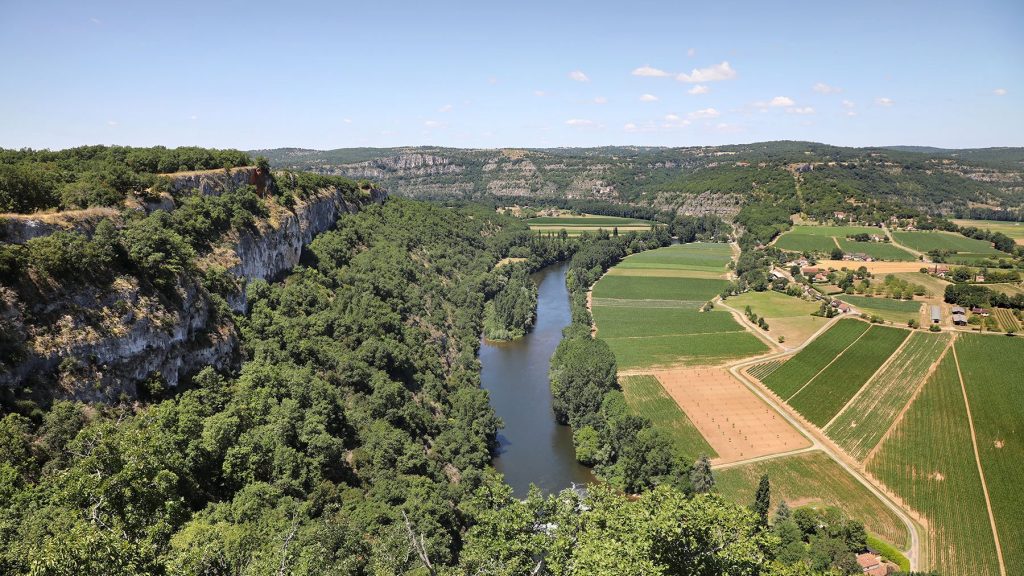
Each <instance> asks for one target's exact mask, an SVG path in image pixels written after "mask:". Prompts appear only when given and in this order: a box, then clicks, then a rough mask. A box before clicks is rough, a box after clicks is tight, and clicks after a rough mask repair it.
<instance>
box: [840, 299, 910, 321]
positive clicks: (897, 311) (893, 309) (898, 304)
mask: <svg viewBox="0 0 1024 576" xmlns="http://www.w3.org/2000/svg"><path fill="white" fill-rule="evenodd" d="M839 299H841V300H842V301H843V302H846V303H848V304H850V305H851V306H853V307H854V308H856V309H857V310H859V311H860V312H863V313H865V314H869V315H872V316H878V317H880V318H882V319H884V320H888V321H890V322H895V323H900V324H905V323H906V322H907V320H909V319H911V318H914V319H917V318H918V316H919V315H920V313H921V305H922V302H920V301H919V300H895V299H893V298H884V297H881V296H870V297H869V296H854V295H852V294H851V295H843V296H839Z"/></svg>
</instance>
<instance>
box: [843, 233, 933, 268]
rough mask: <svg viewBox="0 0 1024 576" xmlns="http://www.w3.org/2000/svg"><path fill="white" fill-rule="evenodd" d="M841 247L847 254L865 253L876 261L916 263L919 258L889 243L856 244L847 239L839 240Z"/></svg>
mask: <svg viewBox="0 0 1024 576" xmlns="http://www.w3.org/2000/svg"><path fill="white" fill-rule="evenodd" d="M839 247H840V248H842V249H843V252H846V253H847V254H856V253H858V252H859V253H863V254H867V255H868V256H871V257H872V258H874V259H876V260H891V261H896V262H901V261H914V260H916V259H917V258H915V257H914V255H913V254H911V253H910V252H907V251H906V250H904V249H902V248H900V247H898V246H893V245H892V244H889V243H887V242H856V241H853V240H849V239H846V238H839Z"/></svg>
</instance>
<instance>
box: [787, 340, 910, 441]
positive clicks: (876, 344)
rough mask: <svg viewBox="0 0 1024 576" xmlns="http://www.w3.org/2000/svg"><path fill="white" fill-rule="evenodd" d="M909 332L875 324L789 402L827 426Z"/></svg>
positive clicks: (821, 425) (814, 421)
mask: <svg viewBox="0 0 1024 576" xmlns="http://www.w3.org/2000/svg"><path fill="white" fill-rule="evenodd" d="M909 335H910V332H909V331H907V330H903V329H900V328H886V327H884V326H872V327H871V329H870V330H868V331H867V332H866V333H865V334H864V336H863V337H862V338H861V339H860V340H858V341H857V342H856V343H855V344H854V345H853V346H850V347H849V348H848V349H847V350H846V351H845V352H843V354H842V355H841V356H840V357H839V358H838V359H837V360H836V361H835V362H833V363H832V364H831V365H830V366H829V367H828V368H825V370H824V371H822V372H821V373H820V374H818V376H816V377H815V378H814V379H813V380H811V381H810V382H809V383H808V384H807V386H806V387H805V388H804V389H802V390H800V391H799V392H798V393H796V394H795V395H793V397H791V398H790V399H789V400H787V402H789V404H790V405H791V406H793V408H796V409H797V410H798V411H799V412H800V413H801V414H803V415H804V416H805V417H806V418H807V419H808V420H810V421H811V422H813V423H814V424H815V425H817V426H818V427H824V426H825V424H828V422H829V420H831V419H832V417H833V416H835V415H836V414H838V413H839V411H840V410H842V408H843V406H845V405H846V403H847V402H849V401H850V398H853V395H854V394H856V393H857V391H858V390H860V388H861V386H863V385H864V384H865V383H866V382H867V381H868V379H870V378H871V376H872V375H874V373H875V372H877V371H878V369H879V368H880V367H881V366H882V364H884V363H885V361H886V360H888V359H889V357H890V356H892V354H893V352H895V351H896V349H897V348H899V346H900V344H902V343H903V341H904V340H906V339H907V336H909Z"/></svg>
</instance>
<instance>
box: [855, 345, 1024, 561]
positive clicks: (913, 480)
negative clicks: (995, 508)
mask: <svg viewBox="0 0 1024 576" xmlns="http://www.w3.org/2000/svg"><path fill="white" fill-rule="evenodd" d="M979 338H985V339H986V340H990V339H991V337H979ZM1003 404H1005V402H1003ZM972 406H973V405H972ZM867 468H868V471H869V472H871V474H873V475H874V476H875V477H876V478H879V479H880V480H882V482H884V483H885V484H886V486H888V487H889V488H890V489H891V490H893V491H895V492H896V494H897V495H899V496H900V498H901V499H903V501H904V502H906V503H907V504H908V505H910V506H911V507H912V508H913V509H914V510H916V511H917V512H919V513H920V514H922V515H923V516H924V517H925V520H926V523H925V526H926V529H925V531H924V532H923V533H922V538H923V539H924V540H925V544H926V546H927V550H928V557H929V565H930V567H932V568H935V569H937V570H938V571H939V572H940V573H941V574H943V575H945V576H995V575H998V574H999V566H998V564H997V562H996V551H995V541H994V539H993V537H992V530H991V528H990V525H989V521H988V513H987V512H986V507H985V498H984V493H983V492H982V488H981V480H980V478H979V476H978V468H977V464H976V463H975V459H974V450H973V447H972V444H971V435H970V430H969V429H968V427H967V410H966V408H965V405H964V397H963V392H962V390H961V388H960V380H959V378H958V377H957V372H956V362H955V361H954V359H953V354H946V356H945V357H944V358H943V359H942V361H941V362H940V363H939V366H938V369H937V370H936V371H935V373H934V374H933V375H932V377H931V378H930V379H929V380H928V382H927V383H926V384H925V386H924V388H923V389H922V390H921V393H920V394H919V395H918V397H917V398H916V399H915V400H914V403H913V404H911V405H910V408H909V410H907V413H906V414H905V415H904V417H903V419H902V420H900V422H899V424H897V426H896V428H895V430H894V431H893V433H892V435H891V436H890V437H889V438H888V439H887V440H886V441H885V443H884V444H883V445H882V448H881V449H880V450H879V451H878V452H877V453H876V454H875V456H874V458H872V459H871V460H870V461H869V462H868V463H867ZM1018 470H1019V460H1018ZM1014 573H1016V572H1014Z"/></svg>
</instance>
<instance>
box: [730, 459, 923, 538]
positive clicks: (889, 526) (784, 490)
mask: <svg viewBox="0 0 1024 576" xmlns="http://www.w3.org/2000/svg"><path fill="white" fill-rule="evenodd" d="M715 474H716V476H715V480H716V482H717V489H718V491H719V493H721V494H722V495H723V496H725V497H726V498H728V499H730V500H732V501H734V502H738V503H741V504H749V503H750V502H752V501H753V500H754V490H755V489H756V487H757V481H758V478H760V477H761V475H762V474H768V477H769V479H770V481H771V490H772V508H773V509H774V508H775V506H776V503H777V502H780V501H783V500H784V501H786V503H787V504H789V505H790V506H791V507H797V506H816V507H820V506H836V507H838V508H840V509H842V510H843V511H845V512H846V513H847V514H849V515H850V516H852V517H854V518H859V519H861V520H863V521H864V525H865V527H866V528H867V529H868V530H869V531H871V532H872V533H873V534H877V535H878V536H880V537H881V538H882V539H883V540H885V541H887V542H889V543H891V544H894V545H896V546H898V547H900V548H906V547H907V545H908V538H909V537H908V534H907V529H906V527H905V526H904V525H903V523H902V522H900V520H899V518H898V517H897V516H896V515H895V514H894V513H893V512H892V511H891V510H889V508H887V507H886V506H885V505H884V504H883V503H882V502H881V501H880V500H879V499H878V498H876V497H875V496H874V495H873V494H871V492H869V491H868V489H867V488H865V487H864V486H863V485H861V484H860V482H858V481H857V480H856V479H855V478H854V477H853V476H851V475H850V474H848V473H847V472H846V471H845V470H843V469H842V467H840V466H839V464H837V463H836V462H835V461H833V460H832V459H831V458H829V457H828V456H827V455H825V454H824V453H822V452H809V453H806V454H796V455H793V456H785V457H782V458H774V459H771V460H764V461H761V462H754V463H751V464H744V465H741V466H736V467H733V468H726V469H723V470H718V471H716V473H715Z"/></svg>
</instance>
